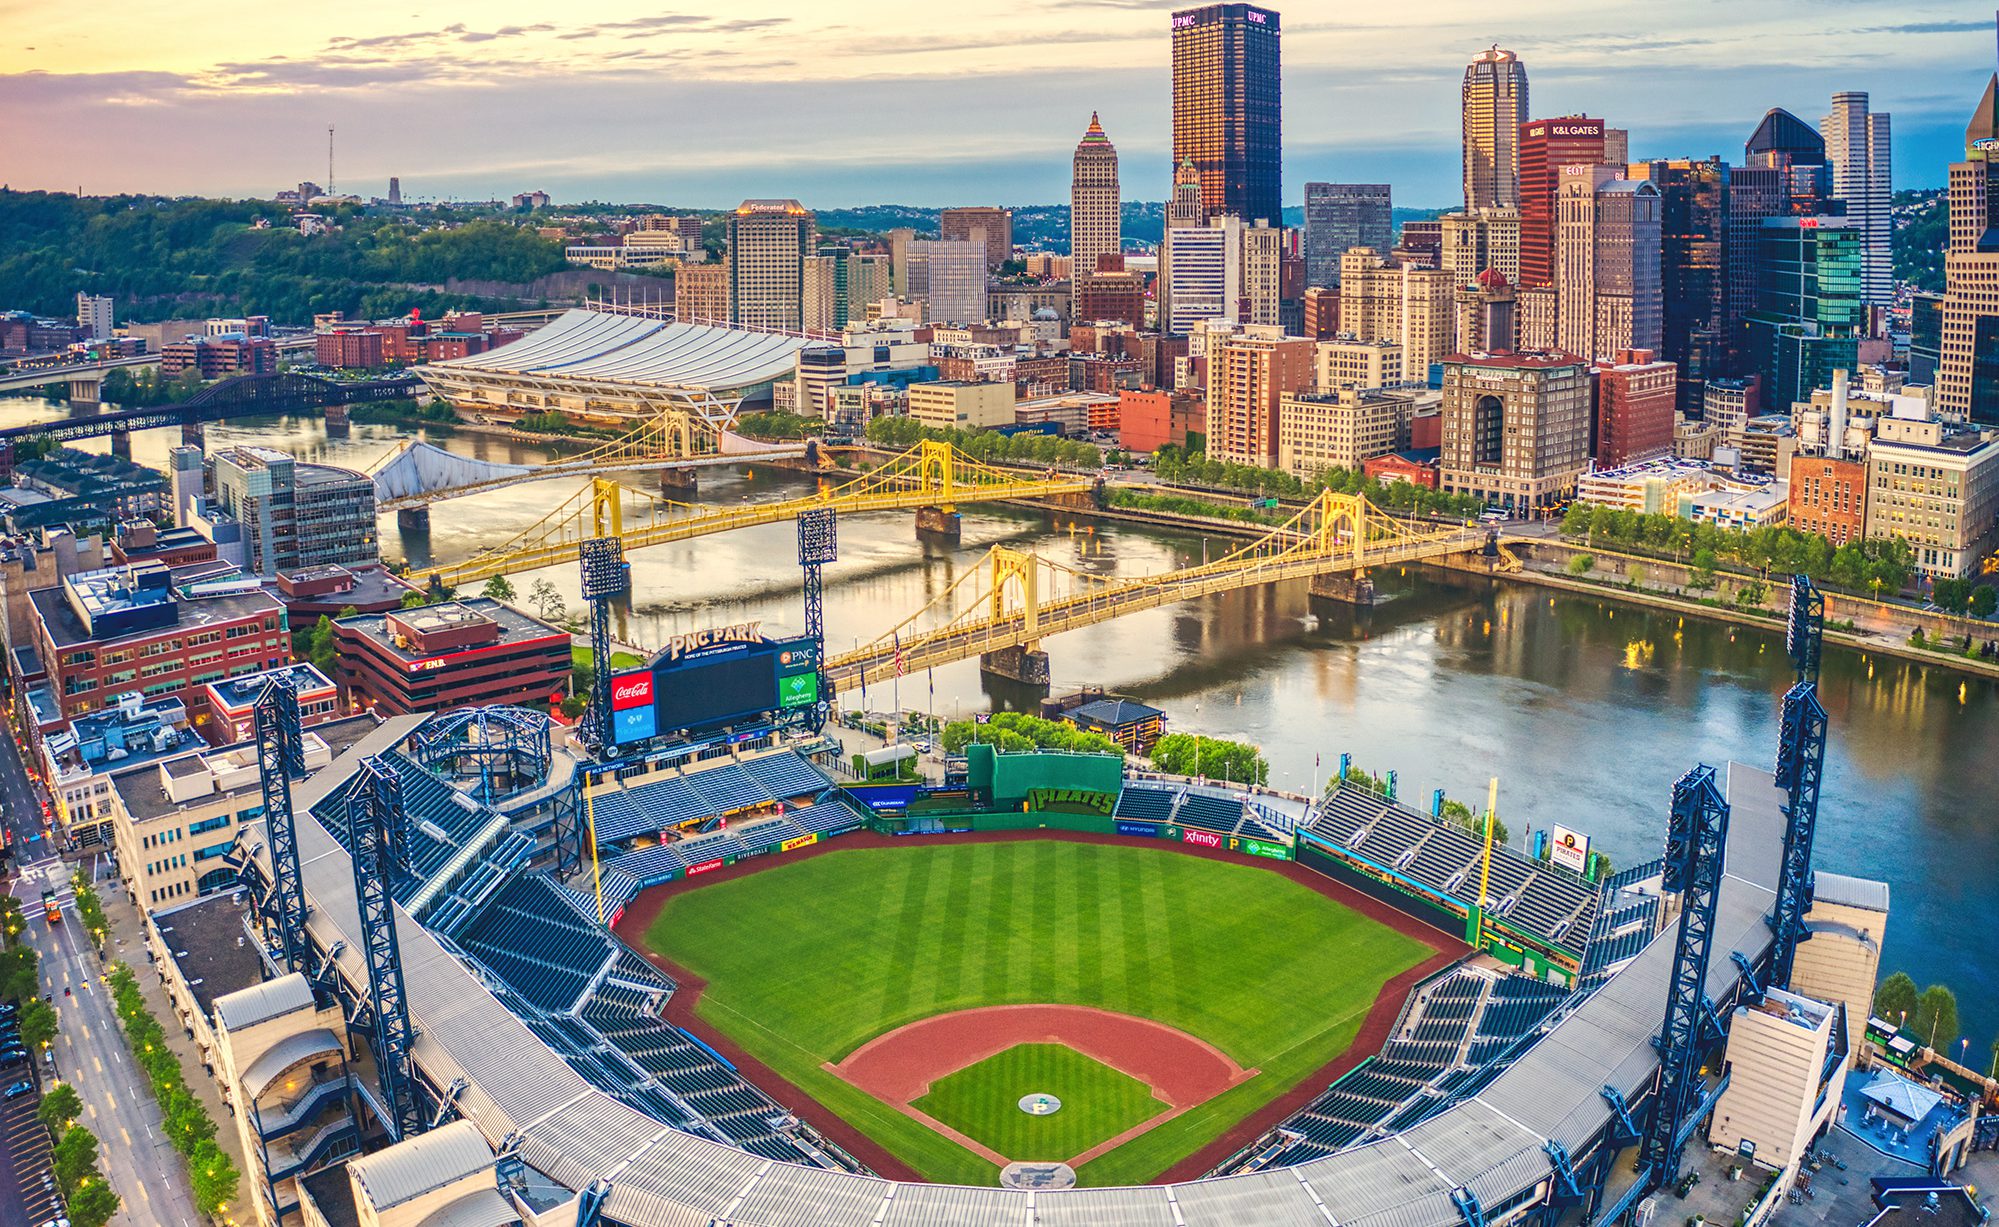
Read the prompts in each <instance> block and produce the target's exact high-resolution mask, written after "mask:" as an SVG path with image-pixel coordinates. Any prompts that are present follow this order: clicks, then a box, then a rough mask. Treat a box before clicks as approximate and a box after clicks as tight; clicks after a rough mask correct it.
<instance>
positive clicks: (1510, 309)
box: [1451, 268, 1520, 354]
mask: <svg viewBox="0 0 1999 1227" xmlns="http://www.w3.org/2000/svg"><path fill="white" fill-rule="evenodd" d="M1451 297H1452V299H1453V300H1454V301H1455V303H1456V310H1455V312H1454V316H1453V325H1452V326H1453V332H1452V336H1453V337H1454V340H1453V341H1452V343H1451V348H1452V349H1453V350H1455V351H1456V352H1458V353H1461V354H1481V353H1498V352H1500V351H1503V350H1511V349H1518V348H1520V292H1519V290H1517V289H1516V288H1515V287H1514V285H1513V283H1512V282H1510V281H1508V280H1507V279H1506V277H1505V275H1504V274H1502V273H1501V272H1500V271H1499V270H1498V269H1496V268H1489V269H1486V270H1485V271H1484V272H1482V273H1480V274H1479V275H1478V276H1477V277H1475V278H1473V279H1472V281H1471V282H1470V283H1468V284H1464V285H1459V286H1457V287H1456V288H1455V289H1453V290H1452V291H1451Z"/></svg>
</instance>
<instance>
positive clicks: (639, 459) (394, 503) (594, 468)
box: [371, 446, 806, 512]
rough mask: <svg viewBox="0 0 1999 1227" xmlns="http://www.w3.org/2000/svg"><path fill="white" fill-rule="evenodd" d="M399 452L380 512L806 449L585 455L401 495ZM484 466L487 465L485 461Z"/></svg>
mask: <svg viewBox="0 0 1999 1227" xmlns="http://www.w3.org/2000/svg"><path fill="white" fill-rule="evenodd" d="M401 455H403V450H402V449H399V450H397V451H395V452H391V453H390V454H389V455H388V456H386V457H384V458H383V459H382V460H381V461H380V462H378V463H377V465H376V466H375V468H374V469H373V470H371V472H372V473H373V475H374V476H375V479H376V481H375V510H376V511H378V512H389V511H408V510H412V509H414V508H418V507H429V506H430V505H431V504H433V503H439V502H443V501H445V500H447V499H454V498H464V497H465V496H467V495H470V494H487V493H490V492H492V491H494V490H504V489H506V488H507V487H509V486H517V485H521V484H522V483H524V482H531V481H547V480H549V479H550V478H555V477H590V476H593V475H595V474H599V473H635V472H648V471H652V470H659V469H705V468H713V467H715V466H717V465H725V464H751V463H760V462H764V461H770V460H802V459H804V458H805V455H806V449H805V448H804V447H802V446H801V447H778V448H772V449H770V450H768V451H757V452H746V453H740V454H738V453H725V452H717V453H715V454H713V455H708V456H688V457H684V458H679V459H662V458H659V457H652V456H630V457H625V458H617V457H605V456H598V455H594V454H593V455H588V456H579V457H577V458H576V459H574V460H559V461H556V462H554V463H552V464H537V465H491V464H485V465H484V468H485V469H490V470H501V469H505V470H511V471H508V472H499V471H494V472H493V473H492V475H491V476H489V477H486V478H484V479H474V480H471V481H465V482H454V483H452V484H451V485H448V486H445V487H444V488H442V489H426V490H418V491H401V490H390V489H385V488H384V481H383V474H384V471H385V470H387V469H388V468H389V467H390V466H391V465H393V464H394V463H395V461H396V459H397V458H398V457H400V456H401ZM481 463H482V464H483V462H481Z"/></svg>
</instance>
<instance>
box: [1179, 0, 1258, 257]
mask: <svg viewBox="0 0 1999 1227" xmlns="http://www.w3.org/2000/svg"><path fill="white" fill-rule="evenodd" d="M1279 41H1280V40H1279V35H1278V16H1277V14H1276V13H1275V12H1274V11H1272V10H1270V9H1265V8H1259V7H1257V6H1256V5H1253V4H1206V5H1202V6H1201V7H1199V8H1191V9H1182V10H1180V11H1179V12H1176V13H1174V14H1173V164H1174V165H1175V166H1179V165H1180V164H1181V163H1183V162H1189V161H1191V162H1192V163H1193V164H1194V167H1195V170H1196V171H1197V172H1198V173H1199V175H1200V180H1201V201H1202V204H1203V205H1204V206H1205V207H1206V208H1207V211H1208V212H1209V214H1211V215H1213V214H1221V213H1226V214H1232V215H1234V216H1236V217H1240V218H1242V219H1243V220H1244V221H1255V220H1257V219H1258V218H1262V219H1264V220H1265V221H1268V222H1269V223H1270V224H1271V225H1273V226H1274V225H1279V224H1281V223H1282V222H1283V199H1284V197H1283V191H1282V186H1281V185H1282V177H1283V167H1282V155H1283V148H1284V141H1283V112H1282V85H1281V81H1280V75H1281V69H1282V65H1281V56H1280V52H1279Z"/></svg>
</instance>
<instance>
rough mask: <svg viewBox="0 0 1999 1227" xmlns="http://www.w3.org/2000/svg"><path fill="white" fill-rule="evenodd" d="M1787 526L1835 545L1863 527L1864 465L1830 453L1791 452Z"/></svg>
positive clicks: (1859, 533) (1861, 531)
mask: <svg viewBox="0 0 1999 1227" xmlns="http://www.w3.org/2000/svg"><path fill="white" fill-rule="evenodd" d="M1788 485H1789V490H1790V506H1789V509H1788V512H1789V516H1790V522H1791V527H1792V528H1795V529H1797V530H1798V531H1799V532H1805V533H1817V534H1818V535H1819V536H1821V537H1824V538H1825V539H1826V540H1828V541H1830V542H1832V543H1833V545H1834V546H1835V547H1837V546H1842V545H1845V544H1846V543H1847V542H1849V541H1857V540H1859V539H1860V538H1861V536H1862V535H1864V534H1865V533H1866V531H1867V465H1866V464H1865V463H1864V462H1862V461H1859V460H1845V459H1835V458H1834V457H1831V456H1793V457H1792V458H1791V473H1790V481H1789V483H1788Z"/></svg>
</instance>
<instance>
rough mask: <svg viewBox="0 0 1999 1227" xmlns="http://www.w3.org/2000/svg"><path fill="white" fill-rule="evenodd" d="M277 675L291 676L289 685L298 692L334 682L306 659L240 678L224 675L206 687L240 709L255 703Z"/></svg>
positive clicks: (330, 686)
mask: <svg viewBox="0 0 1999 1227" xmlns="http://www.w3.org/2000/svg"><path fill="white" fill-rule="evenodd" d="M276 677H289V678H291V680H292V685H293V686H295V687H296V688H297V690H298V692H299V694H300V695H308V694H312V693H313V692H315V691H331V690H332V689H333V683H332V682H331V681H329V680H327V677H326V675H325V674H324V673H321V672H320V671H319V670H318V669H317V668H315V667H314V666H312V665H310V664H307V663H305V662H299V663H297V664H290V665H282V666H280V667H278V668H276V669H266V670H264V671H263V672H262V673H246V674H244V675H242V676H241V677H225V678H223V679H222V680H221V681H219V682H210V683H208V687H207V689H208V690H209V691H211V692H212V693H213V694H214V695H215V697H216V698H218V699H220V700H221V701H222V703H223V704H224V706H226V707H229V708H231V709H235V710H240V709H242V708H245V707H250V706H252V705H253V704H255V703H256V701H257V696H258V695H260V694H262V693H263V692H264V687H265V686H266V685H268V684H269V683H270V681H271V679H273V678H276Z"/></svg>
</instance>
